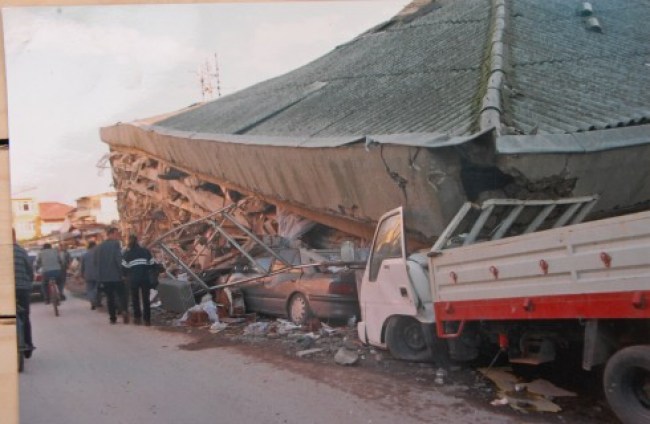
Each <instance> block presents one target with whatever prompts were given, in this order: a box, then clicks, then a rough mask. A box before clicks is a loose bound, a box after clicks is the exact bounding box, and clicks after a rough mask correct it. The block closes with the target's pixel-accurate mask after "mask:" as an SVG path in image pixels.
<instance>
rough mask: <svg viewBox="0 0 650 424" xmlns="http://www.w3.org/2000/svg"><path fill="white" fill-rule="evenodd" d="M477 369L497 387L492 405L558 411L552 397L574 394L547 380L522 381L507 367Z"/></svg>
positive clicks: (521, 410)
mask: <svg viewBox="0 0 650 424" xmlns="http://www.w3.org/2000/svg"><path fill="white" fill-rule="evenodd" d="M478 371H479V372H480V373H481V374H483V375H484V376H485V377H487V378H488V379H490V380H492V382H493V383H494V384H495V385H496V386H497V388H498V392H497V396H498V398H497V399H495V400H493V401H492V402H491V405H493V406H500V405H509V406H510V407H511V408H512V409H515V410H517V411H520V412H530V411H537V412H560V411H561V410H562V408H560V406H559V405H557V404H556V403H554V402H553V401H552V400H553V398H555V397H564V396H569V397H572V396H576V394H575V393H573V392H570V391H568V390H564V389H562V388H560V387H557V386H555V385H554V384H553V383H551V382H549V381H547V380H542V379H537V380H534V381H532V382H529V383H527V382H522V381H521V380H520V378H519V377H517V376H516V375H514V374H513V373H512V369H511V368H508V367H503V368H491V369H488V368H479V370H478Z"/></svg>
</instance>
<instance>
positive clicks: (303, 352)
mask: <svg viewBox="0 0 650 424" xmlns="http://www.w3.org/2000/svg"><path fill="white" fill-rule="evenodd" d="M322 351H323V349H321V348H318V347H317V348H314V349H307V350H301V351H299V352H296V356H297V357H298V358H303V357H305V356H308V355H313V354H314V353H318V352H322Z"/></svg>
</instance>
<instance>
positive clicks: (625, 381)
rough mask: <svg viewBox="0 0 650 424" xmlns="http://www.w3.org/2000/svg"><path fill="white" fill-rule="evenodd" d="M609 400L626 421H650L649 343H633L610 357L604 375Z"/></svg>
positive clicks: (620, 416) (616, 412)
mask: <svg viewBox="0 0 650 424" xmlns="http://www.w3.org/2000/svg"><path fill="white" fill-rule="evenodd" d="M603 385H604V388H605V395H606V396H607V401H608V402H609V405H610V406H611V408H612V410H613V411H614V413H615V414H616V415H617V416H618V418H620V420H621V421H622V422H623V423H625V424H628V423H646V422H650V346H630V347H627V348H625V349H622V350H620V351H618V352H616V353H615V354H614V355H613V356H612V357H611V358H610V359H609V361H607V365H606V366H605V373H604V376H603Z"/></svg>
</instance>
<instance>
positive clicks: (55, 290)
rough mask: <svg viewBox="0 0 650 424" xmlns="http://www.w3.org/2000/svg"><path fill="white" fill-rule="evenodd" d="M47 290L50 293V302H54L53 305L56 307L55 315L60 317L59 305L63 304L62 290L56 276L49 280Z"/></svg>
mask: <svg viewBox="0 0 650 424" xmlns="http://www.w3.org/2000/svg"><path fill="white" fill-rule="evenodd" d="M47 291H48V293H49V295H50V303H52V307H53V308H54V315H55V316H57V317H58V316H59V305H60V304H61V292H60V291H59V286H57V285H56V280H55V279H54V278H50V279H49V281H48V282H47Z"/></svg>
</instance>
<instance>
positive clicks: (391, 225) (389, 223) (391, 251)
mask: <svg viewBox="0 0 650 424" xmlns="http://www.w3.org/2000/svg"><path fill="white" fill-rule="evenodd" d="M371 255H372V258H371V259H370V270H369V279H370V281H375V280H377V275H378V274H379V267H380V266H381V263H382V262H383V261H384V259H388V258H401V257H402V256H403V255H402V214H401V213H396V214H395V215H391V216H389V217H387V218H386V219H384V220H383V221H382V222H381V225H380V226H379V230H377V237H376V239H375V243H374V244H373V246H372V253H371Z"/></svg>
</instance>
